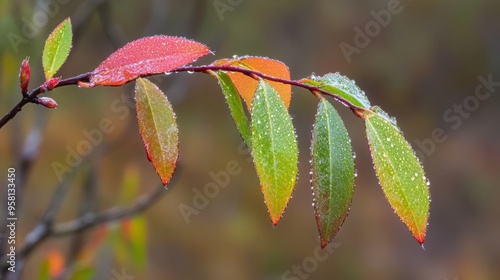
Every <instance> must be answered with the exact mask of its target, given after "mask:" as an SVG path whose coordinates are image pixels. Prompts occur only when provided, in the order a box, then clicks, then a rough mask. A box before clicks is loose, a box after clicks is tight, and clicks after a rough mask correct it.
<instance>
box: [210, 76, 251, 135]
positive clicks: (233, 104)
mask: <svg viewBox="0 0 500 280" xmlns="http://www.w3.org/2000/svg"><path fill="white" fill-rule="evenodd" d="M216 77H217V79H218V80H219V85H220V87H221V88H222V92H223V93H224V97H225V98H226V102H227V105H228V106H229V111H230V112H231V116H232V117H233V120H234V123H235V124H236V127H237V128H238V130H239V132H240V134H241V137H243V140H245V142H246V143H247V145H250V144H251V143H250V124H249V122H248V118H247V116H246V115H245V112H244V110H243V105H242V103H241V99H240V96H239V95H238V90H237V89H236V87H235V86H234V84H233V82H232V81H231V78H229V76H228V75H227V74H226V73H224V72H223V71H218V72H217V73H216Z"/></svg>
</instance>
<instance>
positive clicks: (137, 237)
mask: <svg viewBox="0 0 500 280" xmlns="http://www.w3.org/2000/svg"><path fill="white" fill-rule="evenodd" d="M129 241H130V247H131V249H132V250H131V251H132V254H131V257H132V261H133V264H134V266H135V267H136V268H137V269H141V268H144V266H145V265H146V256H147V251H146V219H145V218H144V216H143V215H138V216H134V217H133V218H132V219H131V220H130V224H129Z"/></svg>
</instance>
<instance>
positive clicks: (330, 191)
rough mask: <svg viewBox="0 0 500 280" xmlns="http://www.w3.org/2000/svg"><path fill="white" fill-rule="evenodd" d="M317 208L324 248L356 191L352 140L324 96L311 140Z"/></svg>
mask: <svg viewBox="0 0 500 280" xmlns="http://www.w3.org/2000/svg"><path fill="white" fill-rule="evenodd" d="M311 158H312V159H311V183H312V190H313V201H314V212H315V215H316V223H317V225H318V230H319V235H320V238H321V247H322V248H325V247H326V245H328V243H330V241H331V240H332V239H333V237H334V236H335V235H336V234H337V232H338V231H339V229H340V227H341V226H342V224H343V222H344V220H345V218H346V217H347V214H348V213H349V207H350V206H351V201H352V197H353V194H354V177H355V175H354V172H355V171H354V158H353V153H352V148H351V140H350V139H349V135H348V134H347V130H346V128H345V126H344V123H343V122H342V119H341V118H340V116H339V114H338V113H337V111H336V110H335V109H334V108H333V106H332V105H331V104H330V103H329V102H328V101H327V100H326V99H324V98H321V100H320V102H319V104H318V111H317V114H316V121H315V123H314V128H313V131H312V143H311Z"/></svg>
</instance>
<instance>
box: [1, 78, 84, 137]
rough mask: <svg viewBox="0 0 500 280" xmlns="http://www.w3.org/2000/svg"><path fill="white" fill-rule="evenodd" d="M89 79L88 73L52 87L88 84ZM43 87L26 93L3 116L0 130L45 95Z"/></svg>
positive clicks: (62, 81)
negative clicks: (41, 95)
mask: <svg viewBox="0 0 500 280" xmlns="http://www.w3.org/2000/svg"><path fill="white" fill-rule="evenodd" d="M89 78H90V73H85V74H80V75H78V76H75V77H71V78H67V79H64V80H61V81H59V83H58V84H57V85H56V86H55V87H54V88H58V87H63V86H69V85H76V84H78V82H88V81H89ZM44 87H45V86H44V85H41V86H39V87H37V88H35V89H33V90H32V91H31V92H30V93H28V94H27V95H26V96H25V97H23V98H22V99H21V101H19V102H18V103H17V104H16V105H15V106H14V107H13V108H12V109H11V110H10V111H9V112H8V113H7V114H5V116H4V117H3V118H2V119H1V120H0V128H2V127H3V126H4V125H5V124H6V123H8V122H9V121H10V120H11V119H13V118H14V117H15V116H16V115H17V113H19V112H20V111H21V110H22V109H23V107H24V105H26V104H28V103H34V102H35V100H36V97H37V96H38V95H39V94H41V93H45V92H47V91H45V90H43V88H44Z"/></svg>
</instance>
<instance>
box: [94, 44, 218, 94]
mask: <svg viewBox="0 0 500 280" xmlns="http://www.w3.org/2000/svg"><path fill="white" fill-rule="evenodd" d="M209 52H210V50H209V49H208V47H207V46H205V45H203V44H201V43H198V42H196V41H192V40H188V39H186V38H182V37H173V36H164V35H162V36H151V37H144V38H141V39H138V40H135V41H132V42H130V43H128V44H126V45H125V46H124V47H122V48H121V49H119V50H117V51H116V52H114V53H113V54H111V55H110V56H109V57H108V58H106V60H104V61H103V62H102V63H101V64H100V65H99V66H97V68H96V69H95V70H94V71H93V72H92V73H91V77H90V86H91V87H93V86H99V85H101V86H120V85H123V84H125V83H127V82H130V81H132V80H135V79H136V78H138V77H140V76H145V75H153V74H159V73H164V72H169V71H172V70H175V69H176V68H179V67H181V66H183V65H186V64H188V63H191V62H193V61H195V60H197V59H198V58H200V57H202V56H204V55H206V54H208V53H209Z"/></svg>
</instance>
